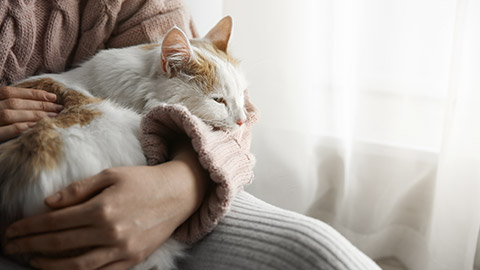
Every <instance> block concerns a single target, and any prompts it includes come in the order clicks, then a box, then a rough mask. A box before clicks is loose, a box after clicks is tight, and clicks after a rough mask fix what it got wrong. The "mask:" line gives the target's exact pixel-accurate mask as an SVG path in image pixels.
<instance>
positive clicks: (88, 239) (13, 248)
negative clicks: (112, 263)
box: [5, 227, 108, 254]
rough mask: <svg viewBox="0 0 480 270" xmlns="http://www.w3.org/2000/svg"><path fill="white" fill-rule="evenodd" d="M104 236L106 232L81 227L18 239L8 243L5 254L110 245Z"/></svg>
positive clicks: (58, 250) (56, 251) (55, 251)
mask: <svg viewBox="0 0 480 270" xmlns="http://www.w3.org/2000/svg"><path fill="white" fill-rule="evenodd" d="M103 234H104V232H102V231H100V230H98V229H97V228H95V227H81V228H77V229H72V230H66V231H59V232H53V233H44V234H38V235H33V236H29V237H24V238H16V239H14V240H10V241H8V242H7V245H6V246H5V252H6V253H8V254H20V253H44V252H54V253H58V252H61V251H67V250H74V249H79V248H85V247H91V246H97V245H104V244H108V243H106V239H105V237H103Z"/></svg>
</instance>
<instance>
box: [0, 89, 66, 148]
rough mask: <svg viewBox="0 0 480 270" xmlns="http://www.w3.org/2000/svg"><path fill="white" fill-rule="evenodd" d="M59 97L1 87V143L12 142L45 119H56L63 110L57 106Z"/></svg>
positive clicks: (42, 92)
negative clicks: (56, 101)
mask: <svg viewBox="0 0 480 270" xmlns="http://www.w3.org/2000/svg"><path fill="white" fill-rule="evenodd" d="M56 99H57V96H56V95H55V94H52V93H48V92H46V91H43V90H36V89H29V88H17V87H11V86H1V87H0V143H1V142H4V141H7V140H10V139H12V138H14V137H16V136H18V135H20V133H22V132H23V131H25V130H27V129H28V128H30V127H32V126H34V125H35V123H36V122H37V121H38V120H40V119H42V118H45V117H54V116H56V115H57V113H58V112H60V111H61V110H62V109H63V106H62V105H59V104H55V100H56Z"/></svg>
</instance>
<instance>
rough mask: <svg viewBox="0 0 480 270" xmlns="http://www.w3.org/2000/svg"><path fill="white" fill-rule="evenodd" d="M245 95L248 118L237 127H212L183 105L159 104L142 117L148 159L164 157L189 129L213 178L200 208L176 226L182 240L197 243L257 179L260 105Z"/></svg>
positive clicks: (162, 159)
mask: <svg viewBox="0 0 480 270" xmlns="http://www.w3.org/2000/svg"><path fill="white" fill-rule="evenodd" d="M246 101H247V102H246V105H245V106H246V111H247V121H246V123H245V124H244V125H243V126H242V128H240V129H238V130H237V131H236V132H232V133H231V132H226V131H221V130H217V131H214V130H212V128H211V127H210V126H208V125H206V124H205V123H204V122H202V121H201V120H200V119H199V118H197V117H195V116H194V115H192V114H191V113H190V112H189V111H188V110H187V109H186V108H185V107H183V106H179V105H161V106H158V107H156V108H154V109H152V110H151V111H150V112H149V113H148V114H147V115H146V116H145V117H144V118H143V120H142V125H141V134H140V138H139V139H140V143H141V144H142V147H143V151H144V154H145V156H146V157H147V161H148V164H149V165H155V164H159V163H162V162H165V161H166V160H167V158H168V145H169V141H170V140H172V139H174V138H175V137H177V136H179V135H183V134H186V135H187V136H189V137H190V139H191V142H192V145H193V148H194V149H195V151H196V152H197V153H198V158H199V160H200V164H201V165H202V166H203V167H204V168H205V169H206V170H208V172H209V173H210V179H211V180H212V182H213V185H212V188H210V191H209V192H208V194H207V195H206V196H205V199H204V200H203V202H202V204H201V206H200V208H199V209H198V210H197V211H196V212H195V213H194V214H193V215H192V216H191V217H190V218H189V219H188V220H187V221H186V222H185V223H184V224H182V225H181V226H180V227H179V228H178V229H177V230H176V232H175V234H174V237H175V238H176V239H177V240H180V241H182V242H185V243H193V242H195V241H198V240H199V239H200V238H202V237H203V236H204V235H205V234H207V233H208V232H210V231H211V230H212V229H213V227H214V226H215V225H216V223H217V222H218V220H219V219H220V218H221V217H222V216H223V215H224V214H225V212H226V211H227V209H228V207H229V204H230V201H231V198H232V197H234V196H235V195H236V194H237V193H238V192H239V191H240V190H242V188H243V186H244V185H245V184H248V183H250V182H251V181H252V180H253V171H252V169H253V166H254V163H255V159H254V157H253V155H252V154H251V153H250V151H249V148H250V129H251V126H252V125H253V124H254V123H255V122H256V121H257V111H256V109H255V107H254V106H253V105H252V104H251V103H250V101H249V99H248V96H247V99H246Z"/></svg>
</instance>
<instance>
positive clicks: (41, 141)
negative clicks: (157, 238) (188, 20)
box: [0, 17, 246, 269]
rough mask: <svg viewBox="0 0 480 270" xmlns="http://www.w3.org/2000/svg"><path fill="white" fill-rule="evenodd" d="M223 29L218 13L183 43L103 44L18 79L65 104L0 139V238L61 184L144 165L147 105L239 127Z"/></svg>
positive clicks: (161, 252) (237, 85)
mask: <svg viewBox="0 0 480 270" xmlns="http://www.w3.org/2000/svg"><path fill="white" fill-rule="evenodd" d="M231 28H232V20H231V18H230V17H225V18H223V19H222V20H221V21H220V22H219V23H218V24H217V25H216V26H215V27H213V28H212V30H210V32H209V33H208V34H207V35H206V36H205V37H204V38H203V39H193V40H190V41H189V40H188V39H187V38H186V36H185V34H184V33H183V32H182V31H181V30H180V29H178V28H173V29H171V30H170V31H169V32H168V33H167V34H166V35H165V37H164V39H163V41H162V43H160V44H147V45H139V46H133V47H129V48H123V49H110V50H104V51H101V52H99V53H98V54H97V55H95V56H94V57H93V58H92V59H90V60H89V61H87V62H85V63H83V64H82V65H81V66H80V67H78V68H75V69H72V70H70V71H68V72H65V73H61V74H44V75H40V76H34V77H30V78H27V79H26V80H24V81H22V82H20V83H18V84H17V85H16V86H18V87H25V88H36V89H43V90H46V91H50V92H53V93H55V94H57V97H58V101H59V103H61V104H62V105H64V110H63V111H62V112H61V113H60V114H59V115H58V116H57V117H55V118H51V119H44V120H42V121H39V122H38V123H37V125H36V126H35V127H34V128H32V129H30V130H28V131H27V132H25V133H24V134H22V135H21V136H20V137H18V138H16V139H14V140H11V141H8V142H6V143H4V144H1V145H0V164H1V168H0V211H1V212H0V233H1V237H2V238H3V235H4V232H5V228H6V227H7V226H8V225H9V224H11V223H13V222H14V221H16V220H18V219H20V218H22V217H26V216H30V215H35V214H39V213H42V212H45V211H48V209H47V207H46V206H45V205H44V203H43V200H44V198H45V197H47V196H49V195H51V194H53V193H55V192H56V191H58V190H60V189H62V188H64V187H66V186H67V185H68V184H70V183H72V182H74V181H77V180H80V179H84V178H87V177H89V176H92V175H94V174H97V173H99V172H100V171H102V170H104V169H107V168H111V167H115V166H129V165H145V164H146V159H145V156H144V155H143V152H142V148H141V146H140V143H139V141H138V139H137V135H138V133H139V125H140V120H141V116H142V114H144V113H146V112H147V111H148V110H149V109H151V108H153V107H154V106H155V105H158V104H160V103H169V104H182V105H184V106H186V107H187V108H188V109H189V110H190V111H191V112H192V113H193V114H194V115H196V116H197V117H199V118H200V119H202V120H203V121H205V122H206V123H207V124H209V125H211V126H213V127H215V128H220V129H235V128H237V127H239V126H241V125H242V124H243V123H244V122H245V121H246V115H245V111H244V90H245V87H246V85H245V80H244V78H243V76H242V74H241V73H240V71H239V69H238V63H237V61H236V60H235V59H233V58H232V57H231V56H230V55H228V54H227V53H226V49H227V44H228V40H229V37H230V33H231ZM4 243H5V240H4V239H3V240H2V245H3V244H4ZM184 248H185V247H184V245H183V244H181V243H179V242H177V241H175V240H173V239H169V240H168V241H167V242H166V243H165V244H163V245H162V246H161V247H160V248H159V249H158V250H157V251H155V252H154V253H153V254H152V255H151V256H149V257H148V258H147V259H146V260H145V261H144V262H142V263H141V264H139V265H137V266H135V267H134V269H151V268H152V267H158V269H171V268H173V267H174V261H175V258H176V257H177V256H180V255H181V254H182V251H183V249H184Z"/></svg>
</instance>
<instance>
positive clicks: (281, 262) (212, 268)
mask: <svg viewBox="0 0 480 270" xmlns="http://www.w3.org/2000/svg"><path fill="white" fill-rule="evenodd" d="M0 269H2V270H4V269H5V270H24V269H26V268H24V267H21V266H18V265H16V264H13V263H11V262H10V261H8V260H6V259H5V258H4V257H0ZM178 269H182V270H194V269H195V270H203V269H209V270H217V269H272V270H273V269H282V270H283V269H285V270H287V269H355V270H362V269H380V268H379V267H378V266H376V265H375V263H373V261H371V260H370V259H369V258H368V257H367V256H365V255H364V254H363V253H361V252H360V251H359V250H358V249H357V248H355V247H354V246H353V245H352V244H350V242H348V241H347V240H346V239H345V238H344V237H342V236H341V235H340V234H339V233H337V232H336V231H335V230H333V229H332V228H331V227H330V226H328V225H326V224H325V223H322V222H320V221H318V220H315V219H312V218H309V217H306V216H303V215H300V214H297V213H294V212H290V211H287V210H283V209H280V208H277V207H274V206H272V205H269V204H267V203H265V202H263V201H261V200H259V199H257V198H255V197H254V196H252V195H250V194H248V193H246V192H241V193H240V194H238V196H237V197H236V198H235V199H234V201H233V202H232V206H231V209H230V211H229V212H228V213H227V215H226V216H225V217H224V218H223V219H222V220H221V221H220V222H219V224H218V226H217V227H216V228H215V229H214V230H213V231H212V233H210V234H209V235H207V236H206V237H205V238H204V239H202V240H201V241H199V242H198V243H196V244H195V245H193V246H192V247H191V248H190V249H189V250H188V252H187V256H186V257H185V258H184V259H183V260H182V261H180V262H179V267H178Z"/></svg>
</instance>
